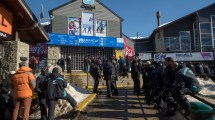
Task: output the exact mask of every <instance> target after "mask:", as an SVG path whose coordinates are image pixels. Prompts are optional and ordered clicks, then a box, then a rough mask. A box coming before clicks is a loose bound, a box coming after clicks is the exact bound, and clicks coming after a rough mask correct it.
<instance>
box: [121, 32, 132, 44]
mask: <svg viewBox="0 0 215 120" xmlns="http://www.w3.org/2000/svg"><path fill="white" fill-rule="evenodd" d="M122 35H123V36H124V37H126V39H128V40H130V41H131V42H133V43H135V42H134V40H132V39H130V38H129V37H128V36H127V35H125V34H124V33H122Z"/></svg>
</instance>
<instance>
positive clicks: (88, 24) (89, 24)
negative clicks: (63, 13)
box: [81, 12, 94, 36]
mask: <svg viewBox="0 0 215 120" xmlns="http://www.w3.org/2000/svg"><path fill="white" fill-rule="evenodd" d="M93 26H94V15H93V13H88V12H83V13H82V30H81V31H82V35H85V36H93V35H94V27H93Z"/></svg>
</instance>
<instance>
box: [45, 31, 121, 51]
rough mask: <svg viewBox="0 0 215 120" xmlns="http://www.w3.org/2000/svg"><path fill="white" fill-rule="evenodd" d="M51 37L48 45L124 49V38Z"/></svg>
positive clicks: (64, 35)
mask: <svg viewBox="0 0 215 120" xmlns="http://www.w3.org/2000/svg"><path fill="white" fill-rule="evenodd" d="M49 37H50V42H47V44H48V45H59V46H92V47H111V48H124V41H123V39H122V38H114V37H98V36H79V35H67V34H49Z"/></svg>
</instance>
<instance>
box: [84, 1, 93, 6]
mask: <svg viewBox="0 0 215 120" xmlns="http://www.w3.org/2000/svg"><path fill="white" fill-rule="evenodd" d="M83 3H84V4H86V5H93V4H94V0H83Z"/></svg>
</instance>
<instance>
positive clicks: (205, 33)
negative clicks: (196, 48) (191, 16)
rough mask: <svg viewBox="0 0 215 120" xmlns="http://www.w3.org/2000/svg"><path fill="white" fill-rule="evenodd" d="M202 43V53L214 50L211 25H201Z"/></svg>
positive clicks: (207, 23) (208, 23)
mask: <svg viewBox="0 0 215 120" xmlns="http://www.w3.org/2000/svg"><path fill="white" fill-rule="evenodd" d="M200 37H201V39H200V41H201V51H208V50H209V49H211V48H212V46H213V42H212V34H211V23H210V22H206V23H200Z"/></svg>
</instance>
